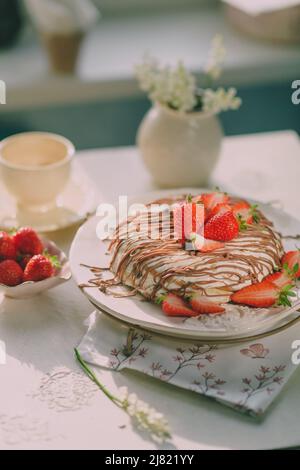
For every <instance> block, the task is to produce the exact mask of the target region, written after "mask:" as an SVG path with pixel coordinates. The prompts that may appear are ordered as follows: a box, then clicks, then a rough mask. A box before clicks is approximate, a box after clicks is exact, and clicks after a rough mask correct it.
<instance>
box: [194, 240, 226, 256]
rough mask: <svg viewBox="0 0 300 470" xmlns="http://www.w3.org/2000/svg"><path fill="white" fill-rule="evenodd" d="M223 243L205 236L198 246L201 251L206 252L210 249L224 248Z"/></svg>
mask: <svg viewBox="0 0 300 470" xmlns="http://www.w3.org/2000/svg"><path fill="white" fill-rule="evenodd" d="M224 246H225V244H224V243H222V242H218V241H216V240H208V239H207V238H205V239H204V242H203V244H202V246H201V247H200V248H199V251H201V253H208V252H210V251H215V250H219V249H220V248H224Z"/></svg>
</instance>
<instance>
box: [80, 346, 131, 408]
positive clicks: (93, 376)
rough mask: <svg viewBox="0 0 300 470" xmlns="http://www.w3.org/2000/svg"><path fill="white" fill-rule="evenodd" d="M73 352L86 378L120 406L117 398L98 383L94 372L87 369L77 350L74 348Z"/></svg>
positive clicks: (120, 402)
mask: <svg viewBox="0 0 300 470" xmlns="http://www.w3.org/2000/svg"><path fill="white" fill-rule="evenodd" d="M74 352H75V357H76V359H77V361H78V362H79V364H80V366H81V368H82V369H83V371H84V372H85V373H86V374H87V376H88V377H89V378H90V379H91V380H92V381H93V382H94V383H95V384H96V385H97V386H98V387H99V388H100V390H101V391H102V392H103V393H104V394H105V395H106V396H107V398H109V399H110V400H111V401H112V402H114V403H115V404H116V405H118V406H122V401H121V400H120V399H119V398H118V397H116V396H114V395H113V394H112V393H110V392H109V390H107V388H106V387H105V386H104V385H103V384H102V383H101V382H99V380H98V379H97V377H96V375H95V374H94V372H93V371H92V370H91V369H90V368H89V366H88V365H87V363H86V362H85V361H84V360H83V359H82V357H81V355H80V353H79V351H78V349H76V348H75V349H74Z"/></svg>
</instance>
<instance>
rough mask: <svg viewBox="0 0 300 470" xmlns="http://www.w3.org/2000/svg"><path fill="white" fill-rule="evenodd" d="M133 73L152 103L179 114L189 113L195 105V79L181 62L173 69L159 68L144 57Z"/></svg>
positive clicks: (155, 62)
mask: <svg viewBox="0 0 300 470" xmlns="http://www.w3.org/2000/svg"><path fill="white" fill-rule="evenodd" d="M135 71H136V76H137V79H138V80H139V83H140V86H141V89H142V90H144V91H147V92H148V93H149V98H150V99H151V100H152V101H153V102H157V103H160V104H162V105H164V106H169V107H171V108H173V109H176V110H178V111H181V112H187V111H191V110H192V109H193V108H194V106H195V105H196V79H195V77H194V75H193V74H191V73H190V72H189V71H188V70H187V69H186V68H185V66H184V64H183V63H182V62H178V64H177V66H176V67H175V68H171V67H169V66H164V67H161V66H159V65H158V62H157V61H156V60H155V59H152V58H150V57H148V56H146V57H145V59H144V61H143V63H142V64H140V65H138V66H136V68H135Z"/></svg>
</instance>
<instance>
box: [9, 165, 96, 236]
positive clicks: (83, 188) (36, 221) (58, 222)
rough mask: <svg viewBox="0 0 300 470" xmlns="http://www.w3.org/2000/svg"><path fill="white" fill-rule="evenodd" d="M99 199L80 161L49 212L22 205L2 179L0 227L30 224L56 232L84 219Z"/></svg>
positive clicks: (39, 228) (38, 228) (40, 230)
mask: <svg viewBox="0 0 300 470" xmlns="http://www.w3.org/2000/svg"><path fill="white" fill-rule="evenodd" d="M98 203H99V194H98V193H97V189H96V187H95V185H94V183H93V182H92V181H91V180H90V178H89V177H88V175H87V174H86V172H85V171H84V169H83V168H82V166H81V165H80V163H79V162H74V163H73V169H72V175H71V178H70V181H69V183H68V184H67V186H66V188H65V189H64V191H63V193H62V194H61V195H60V196H59V197H58V198H57V200H56V205H55V206H54V207H53V208H51V209H49V210H47V211H46V212H32V211H30V210H25V209H20V208H19V207H18V206H17V204H16V201H15V200H14V199H13V198H12V197H11V196H10V194H9V193H8V192H7V191H6V189H5V188H4V186H3V185H2V183H1V181H0V228H1V229H8V228H12V227H16V228H18V227H21V226H30V227H33V228H34V229H35V230H37V231H38V232H54V231H56V230H61V229H64V228H67V227H69V226H72V225H75V224H77V223H80V222H82V221H83V220H85V219H86V218H87V217H88V216H89V215H91V214H93V213H94V212H95V211H96V209H97V204H98Z"/></svg>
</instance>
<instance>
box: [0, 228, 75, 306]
mask: <svg viewBox="0 0 300 470" xmlns="http://www.w3.org/2000/svg"><path fill="white" fill-rule="evenodd" d="M70 278H71V271H70V268H69V262H68V259H67V257H66V255H65V254H64V253H63V252H62V251H61V250H60V249H59V248H58V247H57V246H56V245H55V243H53V242H52V241H50V240H47V239H45V238H43V237H40V236H39V235H38V234H37V232H36V231H35V230H33V229H32V228H30V227H23V228H20V229H19V230H12V231H10V232H4V231H0V293H2V294H4V295H5V296H7V297H11V298H15V299H18V298H19V299H21V298H26V297H31V296H33V295H37V294H40V293H41V292H43V291H45V290H48V289H52V288H53V287H56V286H58V285H59V284H62V283H63V282H66V281H68V280H69V279H70Z"/></svg>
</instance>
